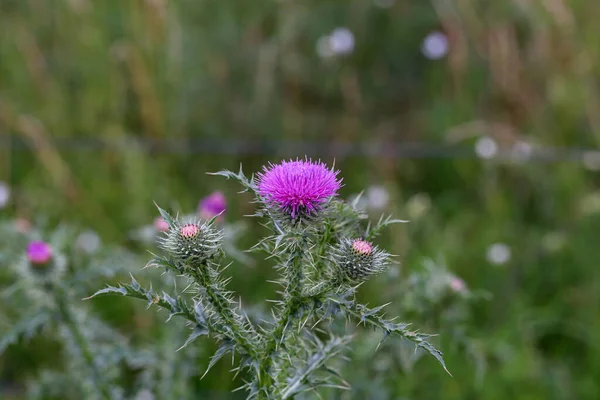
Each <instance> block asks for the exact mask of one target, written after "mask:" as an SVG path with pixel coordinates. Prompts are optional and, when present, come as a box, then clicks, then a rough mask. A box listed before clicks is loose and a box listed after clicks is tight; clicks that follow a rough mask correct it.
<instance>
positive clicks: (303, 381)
mask: <svg viewBox="0 0 600 400" xmlns="http://www.w3.org/2000/svg"><path fill="white" fill-rule="evenodd" d="M351 339H352V337H351V336H344V337H335V336H332V337H331V338H330V339H329V341H328V342H327V343H325V344H323V343H320V341H319V343H318V348H317V351H316V352H315V353H313V354H312V355H311V356H310V357H309V359H308V361H307V363H306V366H305V367H304V368H302V369H300V370H299V371H298V372H297V373H296V375H294V376H293V377H292V378H290V379H289V382H288V385H287V387H286V388H285V389H284V390H283V391H282V398H283V399H288V398H291V397H293V396H294V395H296V394H299V393H301V392H304V391H306V390H310V389H314V388H316V387H318V386H323V385H330V384H331V382H329V381H321V382H318V381H315V380H311V379H310V376H311V375H312V374H313V373H314V372H315V371H316V370H318V369H320V368H322V367H324V366H325V363H326V362H327V361H328V360H329V359H331V358H332V357H334V356H336V355H337V354H338V353H340V352H341V351H343V350H344V348H345V347H346V345H347V344H348V343H350V341H351ZM336 374H337V373H336ZM335 386H336V387H340V388H345V389H347V387H345V386H338V385H335Z"/></svg>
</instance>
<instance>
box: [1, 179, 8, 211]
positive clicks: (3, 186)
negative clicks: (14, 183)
mask: <svg viewBox="0 0 600 400" xmlns="http://www.w3.org/2000/svg"><path fill="white" fill-rule="evenodd" d="M9 200H10V186H8V184H6V183H4V182H0V208H4V207H6V205H7V204H8V201H9Z"/></svg>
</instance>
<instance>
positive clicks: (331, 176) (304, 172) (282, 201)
mask: <svg viewBox="0 0 600 400" xmlns="http://www.w3.org/2000/svg"><path fill="white" fill-rule="evenodd" d="M338 174H339V171H334V170H333V169H329V168H328V167H327V165H326V164H324V163H322V162H320V161H317V162H313V161H312V160H310V159H306V160H299V159H296V161H292V160H290V161H282V162H281V164H275V165H273V164H269V166H268V167H267V166H265V167H264V171H263V172H262V173H259V174H258V192H259V194H260V195H261V196H262V197H263V199H264V200H265V201H266V202H267V203H268V204H272V205H275V206H277V207H279V208H280V209H281V210H282V211H284V212H285V213H288V214H290V215H291V217H292V218H295V217H296V216H297V215H298V214H299V213H307V214H312V213H314V212H316V211H318V210H319V209H320V208H321V206H322V204H323V203H325V202H326V201H327V200H328V199H329V198H331V197H333V196H336V195H337V191H338V190H339V189H340V187H341V185H342V180H341V179H338V178H337V175H338Z"/></svg>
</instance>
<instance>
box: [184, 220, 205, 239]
mask: <svg viewBox="0 0 600 400" xmlns="http://www.w3.org/2000/svg"><path fill="white" fill-rule="evenodd" d="M180 232H181V236H183V237H184V238H188V239H189V238H193V237H194V236H196V235H197V234H198V232H200V228H198V225H196V224H187V225H184V226H182V227H181V230H180Z"/></svg>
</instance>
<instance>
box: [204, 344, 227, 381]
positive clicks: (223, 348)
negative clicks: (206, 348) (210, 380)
mask: <svg viewBox="0 0 600 400" xmlns="http://www.w3.org/2000/svg"><path fill="white" fill-rule="evenodd" d="M232 350H233V343H232V342H230V341H224V342H223V343H222V344H221V346H220V347H219V348H218V349H217V351H216V352H215V354H214V355H213V356H212V357H211V359H210V362H209V363H208V367H207V368H206V372H204V375H202V377H201V378H200V379H202V378H204V377H205V376H206V374H207V373H208V371H210V369H211V368H212V367H214V365H215V364H216V363H217V361H219V360H220V359H221V358H223V356H224V355H225V354H227V353H228V352H229V351H232Z"/></svg>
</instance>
